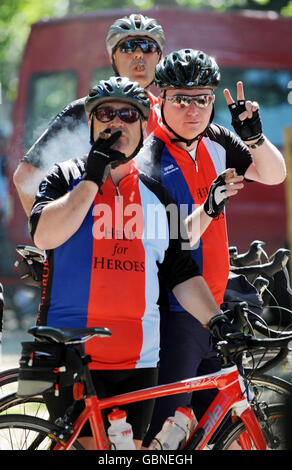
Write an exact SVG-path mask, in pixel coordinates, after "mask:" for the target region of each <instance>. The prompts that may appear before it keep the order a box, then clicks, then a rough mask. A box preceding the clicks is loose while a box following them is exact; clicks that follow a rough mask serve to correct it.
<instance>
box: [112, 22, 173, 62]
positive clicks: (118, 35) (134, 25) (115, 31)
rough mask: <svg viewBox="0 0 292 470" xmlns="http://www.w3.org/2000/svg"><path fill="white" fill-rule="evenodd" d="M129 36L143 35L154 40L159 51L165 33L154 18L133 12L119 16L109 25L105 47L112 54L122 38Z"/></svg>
mask: <svg viewBox="0 0 292 470" xmlns="http://www.w3.org/2000/svg"><path fill="white" fill-rule="evenodd" d="M129 36H136V37H137V36H143V37H147V38H149V39H152V40H153V41H155V42H156V43H157V44H158V46H159V48H160V51H162V49H163V46H164V44H165V35H164V31H163V28H162V26H160V25H159V24H158V23H157V21H156V20H155V19H154V18H148V17H147V16H143V15H141V14H137V13H133V14H131V15H129V16H124V17H123V18H119V19H118V20H116V21H115V22H114V24H112V26H111V27H110V29H109V31H108V34H107V37H106V48H107V51H108V53H109V54H112V53H113V51H114V49H115V48H116V46H117V45H118V44H119V42H120V41H121V40H122V39H125V38H126V37H129Z"/></svg>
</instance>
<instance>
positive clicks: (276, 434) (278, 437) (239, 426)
mask: <svg viewBox="0 0 292 470" xmlns="http://www.w3.org/2000/svg"><path fill="white" fill-rule="evenodd" d="M265 413H266V416H267V423H268V426H269V430H270V432H271V435H272V439H271V437H270V436H268V433H267V431H266V430H265V428H264V426H262V424H263V423H262V422H261V421H260V423H261V427H262V431H263V434H264V436H265V438H266V441H267V450H285V449H287V443H286V439H285V435H284V430H285V420H286V407H285V406H284V405H282V404H278V405H271V406H268V407H267V409H266V411H265ZM272 426H274V427H273V428H272ZM246 432H247V429H246V427H245V425H244V423H243V422H242V421H241V420H240V419H238V420H237V421H235V422H234V423H232V424H231V425H230V426H229V427H228V428H227V429H226V431H225V433H223V434H222V436H220V437H219V439H218V440H216V442H215V445H214V447H213V450H228V449H229V448H230V446H231V445H232V444H233V443H234V442H237V440H238V438H239V436H240V435H242V434H243V433H246ZM272 441H273V442H272ZM269 444H270V445H269ZM252 450H255V449H252Z"/></svg>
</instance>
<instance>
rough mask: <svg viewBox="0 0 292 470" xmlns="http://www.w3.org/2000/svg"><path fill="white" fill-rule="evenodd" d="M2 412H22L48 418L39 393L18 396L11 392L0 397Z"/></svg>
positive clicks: (0, 412)
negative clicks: (33, 395)
mask: <svg viewBox="0 0 292 470" xmlns="http://www.w3.org/2000/svg"><path fill="white" fill-rule="evenodd" d="M13 408H14V410H13ZM4 413H6V414H7V413H10V414H24V415H30V416H35V417H38V418H42V419H49V412H48V410H47V407H46V404H45V401H44V399H43V397H42V396H40V395H37V396H35V397H27V398H23V397H18V396H17V394H16V393H11V394H10V395H7V396H5V397H3V398H1V399H0V414H4ZM45 415H46V416H45Z"/></svg>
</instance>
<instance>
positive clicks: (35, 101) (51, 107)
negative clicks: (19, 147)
mask: <svg viewBox="0 0 292 470" xmlns="http://www.w3.org/2000/svg"><path fill="white" fill-rule="evenodd" d="M76 93H77V77H76V73H75V72H72V71H66V72H53V73H47V74H43V73H41V74H34V75H32V77H31V79H30V82H29V87H28V100H27V108H26V120H25V130H24V147H25V149H26V150H27V149H29V148H30V146H31V145H32V144H33V143H34V142H35V140H36V139H37V138H38V137H39V136H40V134H41V133H42V132H43V131H44V130H45V129H46V128H47V127H48V124H49V122H50V121H51V119H53V118H54V117H55V116H56V115H57V114H58V113H59V112H60V111H61V110H62V109H63V108H64V107H65V106H66V105H67V104H69V103H71V101H74V100H75V99H76Z"/></svg>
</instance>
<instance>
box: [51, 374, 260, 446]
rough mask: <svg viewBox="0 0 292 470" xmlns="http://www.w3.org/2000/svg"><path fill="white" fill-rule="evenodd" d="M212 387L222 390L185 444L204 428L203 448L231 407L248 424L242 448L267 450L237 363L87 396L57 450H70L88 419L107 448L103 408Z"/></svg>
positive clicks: (99, 439)
mask: <svg viewBox="0 0 292 470" xmlns="http://www.w3.org/2000/svg"><path fill="white" fill-rule="evenodd" d="M212 388H217V389H218V390H219V392H218V394H217V396H216V398H215V399H214V401H213V402H212V403H211V405H210V406H209V408H208V409H207V411H206V412H205V414H204V416H203V417H202V418H201V419H200V421H199V423H198V424H197V426H196V427H195V428H194V429H193V430H192V431H191V434H190V436H189V438H188V440H187V441H186V443H185V444H184V447H185V446H186V445H187V442H189V440H190V439H191V438H192V436H193V435H194V433H195V432H196V431H197V430H198V429H203V430H204V435H203V438H202V439H201V441H200V442H199V444H198V445H197V447H196V449H197V450H203V449H204V448H205V447H206V446H207V444H208V443H209V442H210V439H211V437H212V436H213V434H214V432H215V431H216V430H217V429H218V427H219V425H220V423H221V422H222V420H223V419H224V418H225V416H226V415H227V413H228V412H229V410H232V418H233V419H237V418H240V419H241V420H242V421H243V423H244V424H245V426H246V432H244V433H243V435H242V436H240V439H239V440H240V444H241V448H242V450H249V449H251V445H252V443H253V445H254V447H255V448H256V449H257V450H265V449H266V441H265V438H264V436H263V433H262V430H261V427H260V425H259V423H258V420H257V418H256V416H255V414H254V412H253V410H252V408H251V407H250V405H249V403H248V400H247V399H246V397H245V385H244V382H243V379H242V377H241V375H240V374H239V371H238V369H237V367H236V366H230V367H226V368H223V369H221V370H220V371H219V372H216V373H214V374H209V375H204V376H200V377H194V378H191V379H185V380H181V381H179V382H174V383H171V384H167V385H159V386H156V387H150V388H146V389H143V390H138V391H135V392H129V393H125V394H122V395H116V396H113V397H109V398H103V399H100V400H99V399H98V397H97V396H93V397H90V398H85V409H84V411H83V412H82V413H81V415H80V416H79V418H78V419H77V420H76V422H75V423H74V426H73V429H74V432H73V435H72V436H71V438H70V439H69V441H68V442H67V443H66V444H65V445H64V444H62V447H61V445H60V444H59V445H58V446H56V447H55V449H56V450H59V449H60V448H61V449H63V450H67V449H70V447H71V445H72V444H73V443H74V442H75V441H76V439H77V438H78V436H79V433H80V431H81V429H82V427H83V425H84V423H85V422H86V421H87V420H88V419H89V421H90V424H91V428H92V432H93V436H94V438H95V442H96V445H97V448H98V449H100V450H108V449H109V441H108V438H107V435H106V432H105V428H104V424H103V419H102V414H101V410H104V409H107V408H111V407H119V406H122V405H125V404H128V403H133V402H137V401H142V400H149V399H153V398H158V397H163V396H167V395H175V394H178V393H192V392H193V391H195V390H196V391H197V390H207V389H212Z"/></svg>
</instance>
